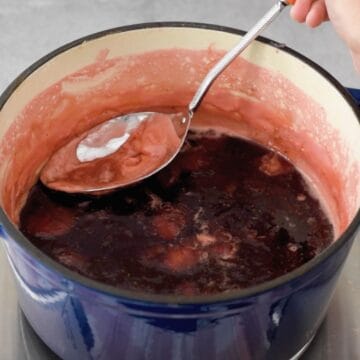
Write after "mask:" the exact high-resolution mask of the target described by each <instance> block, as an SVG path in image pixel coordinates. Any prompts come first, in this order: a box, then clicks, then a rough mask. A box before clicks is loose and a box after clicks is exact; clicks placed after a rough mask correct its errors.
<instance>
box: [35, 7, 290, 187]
mask: <svg viewBox="0 0 360 360" xmlns="http://www.w3.org/2000/svg"><path fill="white" fill-rule="evenodd" d="M293 3H295V0H279V1H277V3H276V4H275V5H274V6H273V7H272V8H271V9H270V10H269V11H268V12H267V13H266V14H265V15H264V16H263V17H262V18H261V19H260V20H259V21H258V22H257V23H256V24H255V26H254V27H253V28H252V29H251V30H250V31H249V32H248V33H247V34H246V35H245V36H244V37H243V38H242V40H241V41H240V42H239V43H238V44H237V45H236V46H235V47H234V48H233V49H231V50H230V51H229V52H228V53H226V54H225V55H224V57H223V58H221V59H220V60H219V61H218V63H217V64H216V65H215V66H214V67H213V68H212V69H211V70H210V71H209V72H208V74H207V75H206V76H205V78H204V79H203V81H202V82H201V84H200V86H199V88H198V90H197V91H196V93H195V95H194V97H193V99H192V100H191V102H190V104H189V106H188V109H187V113H185V114H184V113H176V114H166V116H167V117H168V119H169V121H171V122H172V123H173V125H174V129H175V131H176V134H177V136H178V137H179V139H180V141H179V146H178V147H177V148H176V149H175V151H174V152H173V153H171V154H170V155H169V156H168V157H167V158H166V161H164V162H163V163H161V164H160V166H157V167H156V168H155V169H152V170H151V171H148V172H146V173H144V174H142V175H141V176H137V177H136V178H133V179H131V180H129V181H126V182H124V181H122V182H120V183H113V182H112V183H111V184H110V185H105V186H103V185H102V184H99V186H93V185H91V186H90V187H89V188H86V186H83V185H81V186H82V188H81V189H79V188H77V189H76V191H71V192H86V193H91V192H96V193H99V192H103V191H109V190H112V189H115V188H120V187H124V186H128V185H131V184H133V183H136V182H139V181H141V180H144V179H146V178H147V177H149V176H151V175H153V174H155V173H156V172H158V171H159V170H161V169H162V168H164V167H165V166H167V165H168V164H169V163H170V162H171V161H172V160H173V159H174V157H175V156H176V155H177V154H178V152H179V151H180V149H181V147H182V145H183V143H184V141H185V138H186V135H187V133H188V130H189V127H190V123H191V119H192V117H193V114H194V111H195V110H196V108H197V107H198V106H199V104H200V102H201V100H202V99H203V97H204V95H205V94H206V92H207V91H208V89H209V88H210V86H211V84H212V83H213V82H214V80H215V79H216V78H217V77H218V76H219V75H220V74H221V73H222V72H223V71H224V70H225V69H226V68H227V67H228V65H229V64H230V63H231V62H232V61H233V60H234V59H235V58H236V57H237V56H238V55H239V54H240V53H241V52H242V51H243V50H244V49H246V48H247V47H248V46H249V45H250V43H251V42H252V41H253V40H254V39H255V38H256V37H257V36H258V35H259V34H260V33H261V32H262V31H263V30H264V29H266V28H267V27H268V25H270V24H271V23H272V22H273V21H274V20H275V18H276V17H277V16H278V15H279V14H280V13H281V12H282V10H283V9H284V8H285V7H286V6H287V5H290V4H293ZM157 114H159V113H156V112H139V113H131V114H126V115H122V116H118V117H115V118H112V119H110V120H108V121H106V122H104V123H102V124H100V125H98V126H97V127H95V128H93V129H92V130H91V131H90V133H89V134H88V135H87V136H86V137H85V138H84V139H83V140H82V141H80V142H79V143H78V145H77V148H76V157H77V159H78V160H79V161H80V163H84V162H89V161H93V160H96V159H99V158H103V157H106V156H109V155H111V154H113V153H115V152H116V151H118V150H119V149H120V148H121V147H122V146H123V145H124V144H125V143H126V142H127V140H128V139H129V138H130V135H131V133H132V132H133V131H134V130H136V129H137V128H138V127H139V126H140V124H142V123H144V122H147V121H151V119H152V118H154V116H155V115H157ZM162 115H164V114H162ZM114 133H115V134H117V135H116V136H114ZM109 134H112V135H111V136H110V135H109ZM42 181H43V182H44V180H43V179H42ZM45 185H49V184H46V182H45ZM49 187H51V188H54V189H56V190H62V191H68V192H70V191H69V190H67V189H66V188H62V187H61V186H56V184H55V186H49Z"/></svg>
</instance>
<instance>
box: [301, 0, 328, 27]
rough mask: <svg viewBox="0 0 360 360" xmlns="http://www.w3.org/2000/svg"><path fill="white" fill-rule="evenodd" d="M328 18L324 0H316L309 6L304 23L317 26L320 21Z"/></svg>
mask: <svg viewBox="0 0 360 360" xmlns="http://www.w3.org/2000/svg"><path fill="white" fill-rule="evenodd" d="M326 20H328V14H327V11H326V5H325V1H324V0H317V1H315V2H314V3H313V5H312V6H311V9H310V11H309V13H308V14H307V16H306V24H307V25H308V26H310V27H312V28H314V27H317V26H319V25H320V24H321V23H322V22H324V21H326Z"/></svg>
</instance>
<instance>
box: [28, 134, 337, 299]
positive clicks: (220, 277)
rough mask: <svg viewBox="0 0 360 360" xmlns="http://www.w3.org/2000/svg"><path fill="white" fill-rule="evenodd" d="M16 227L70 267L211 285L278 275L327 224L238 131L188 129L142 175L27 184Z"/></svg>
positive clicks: (132, 285)
mask: <svg viewBox="0 0 360 360" xmlns="http://www.w3.org/2000/svg"><path fill="white" fill-rule="evenodd" d="M21 230H22V232H23V233H24V234H25V235H26V236H27V237H28V238H29V239H30V240H31V241H32V242H33V243H34V244H35V245H36V246H37V247H38V248H40V249H41V250H42V251H44V252H45V253H46V254H48V255H49V256H51V257H52V258H53V259H55V260H56V261H58V262H60V263H62V264H63V265H65V266H67V267H68V268H70V269H72V270H74V271H77V272H79V273H81V274H83V275H85V276H88V277H89V278H92V279H95V280H98V281H101V282H103V283H106V284H109V285H113V286H116V287H119V288H124V289H131V290H141V291H146V292H150V293H157V294H174V293H175V294H185V295H193V294H210V293H218V292H223V291H228V290H231V289H238V288H245V287H249V286H252V285H256V284H259V283H262V282H264V281H267V280H270V279H274V278H276V277H278V276H280V275H283V274H285V273H287V272H289V271H291V270H293V269H295V268H297V267H299V266H300V265H302V264H304V263H305V262H307V261H309V260H310V259H311V258H313V257H314V256H316V255H317V254H319V253H320V252H321V251H322V250H323V249H324V248H325V247H327V246H328V245H329V244H330V243H331V242H332V240H333V228H332V225H331V224H330V222H329V220H328V219H327V217H326V216H325V214H324V212H323V211H322V209H321V207H320V205H319V202H318V200H316V199H315V198H314V197H313V196H311V195H310V193H309V190H308V186H307V185H306V183H305V182H304V179H303V178H302V176H301V174H300V173H299V172H298V171H297V170H296V169H295V168H294V167H293V166H292V165H291V164H290V163H289V162H288V161H286V160H285V159H284V158H282V157H280V156H279V155H277V154H275V153H274V152H272V151H269V150H268V149H265V148H262V147H260V146H258V145H255V144H253V143H250V142H247V141H244V140H242V139H239V138H235V137H230V136H226V135H221V136H215V133H213V132H211V131H210V132H206V133H191V134H190V136H189V137H188V140H187V142H186V144H185V146H184V149H183V151H182V152H181V153H180V155H179V156H178V157H177V158H176V159H175V160H174V161H173V163H172V164H171V165H170V166H168V167H167V168H165V169H164V170H163V171H161V172H160V173H158V174H157V175H155V176H153V177H152V178H150V179H148V180H147V181H144V182H142V183H141V184H140V185H138V186H136V187H133V188H127V189H125V190H121V191H117V192H114V193H111V194H108V195H105V196H101V197H98V198H95V197H87V196H84V195H67V194H64V193H57V192H54V191H51V190H49V189H46V188H45V187H44V186H42V185H41V184H40V183H38V184H37V185H35V186H34V188H33V189H32V191H31V193H30V196H29V198H28V200H27V203H26V205H25V207H24V209H23V211H22V213H21Z"/></svg>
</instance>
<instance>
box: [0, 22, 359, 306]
mask: <svg viewBox="0 0 360 360" xmlns="http://www.w3.org/2000/svg"><path fill="white" fill-rule="evenodd" d="M151 28H193V29H204V30H212V31H220V32H226V33H231V34H235V35H244V34H245V32H244V31H242V30H238V29H235V28H231V27H226V26H220V25H213V24H207V23H196V22H183V21H181V22H172V21H171V22H150V23H140V24H134V25H127V26H121V27H116V28H111V29H108V30H103V31H100V32H96V33H93V34H90V35H87V36H84V37H81V38H79V39H77V40H74V41H71V42H69V43H67V44H65V45H63V46H61V47H59V48H57V49H55V50H53V51H51V52H50V53H48V54H47V55H45V56H43V57H42V58H40V59H39V60H37V61H36V62H35V63H33V64H32V65H30V66H29V67H28V68H27V69H25V70H24V71H23V72H22V73H21V74H20V75H19V76H17V77H16V78H15V80H14V81H13V82H12V83H11V84H10V85H9V86H8V87H7V88H6V89H5V91H4V92H3V93H2V94H1V96H0V111H1V110H2V108H3V106H4V105H5V103H6V102H7V100H8V99H9V98H10V97H11V95H12V94H13V92H14V91H15V90H16V88H17V87H18V86H19V85H20V84H21V83H22V82H23V81H24V80H25V79H26V78H27V77H28V76H30V75H31V74H32V73H33V72H34V71H35V70H37V69H38V68H39V67H41V66H42V65H44V64H45V63H46V62H48V61H49V60H51V59H52V58H54V57H55V56H57V55H59V54H61V53H63V52H65V51H67V50H69V49H71V48H74V47H75V46H78V45H80V44H82V43H83V42H84V41H91V40H95V39H98V38H101V37H104V36H106V35H111V34H115V33H121V32H127V31H133V30H141V29H151ZM257 41H259V42H261V43H264V44H267V45H270V46H273V47H275V48H278V49H280V50H281V51H284V52H286V53H288V54H289V55H292V56H294V57H296V58H297V59H298V60H300V61H302V62H304V63H305V64H306V65H308V66H310V67H312V68H313V69H314V70H316V71H317V72H318V73H319V74H320V75H322V76H323V77H324V78H326V79H327V80H328V81H329V83H330V84H331V85H332V86H334V87H335V88H336V90H337V91H338V92H339V94H340V95H341V96H342V97H343V98H344V99H345V100H346V102H347V103H348V104H349V106H350V107H351V108H352V110H353V111H354V113H355V114H356V116H357V118H358V121H359V125H360V109H359V108H358V106H357V105H356V103H355V101H354V100H353V99H352V97H351V96H350V94H349V93H348V92H347V91H346V89H345V88H344V87H343V86H342V85H341V84H340V83H339V82H338V81H337V80H336V79H335V78H334V77H333V76H332V75H330V74H329V73H328V72H327V71H326V70H324V69H323V68H322V67H321V66H319V65H318V64H316V63H315V62H313V61H312V60H310V59H308V58H307V57H305V56H304V55H302V54H300V53H298V52H297V51H295V50H292V49H290V48H288V47H287V46H285V45H284V44H281V43H278V42H276V41H273V40H270V39H268V38H265V37H261V36H260V37H258V38H257ZM1 224H2V225H3V226H4V229H5V230H6V233H7V234H8V235H9V236H10V237H11V238H12V239H14V240H15V241H16V243H17V244H18V245H20V247H21V248H22V250H24V251H25V252H27V253H29V254H30V255H31V256H33V257H34V258H35V259H37V260H38V261H39V262H40V263H41V264H42V265H43V266H45V267H46V268H47V270H50V271H55V272H56V273H58V275H60V276H63V277H65V278H66V279H67V280H70V281H72V282H74V283H77V284H79V285H81V286H83V287H85V288H88V289H91V290H95V291H98V292H101V293H104V294H106V295H109V296H113V297H116V298H119V299H121V300H123V301H131V302H139V303H144V302H146V303H149V304H153V305H159V304H162V305H165V304H166V305H168V306H176V305H177V306H179V305H184V306H185V305H190V304H195V305H196V304H213V303H219V302H222V303H224V302H232V301H234V300H236V301H239V300H241V299H244V298H248V297H253V296H255V295H259V294H261V293H264V292H267V291H269V290H274V289H276V288H278V287H280V286H282V285H285V284H286V283H289V282H291V281H292V280H296V279H298V278H300V277H301V276H303V275H305V274H306V273H308V272H309V271H310V270H312V269H314V268H316V267H317V266H319V265H321V263H323V262H324V261H325V260H326V259H328V258H329V257H330V256H332V255H333V254H335V252H337V251H339V249H340V248H341V247H343V246H344V245H345V244H346V243H347V241H350V240H351V239H352V237H353V236H354V235H355V233H356V231H357V229H358V228H359V227H360V209H359V210H358V211H357V214H356V215H355V217H354V219H353V221H352V222H351V223H350V225H349V226H348V227H347V229H346V231H345V232H344V233H343V234H342V235H341V236H340V237H339V238H338V239H337V240H336V241H334V243H332V244H331V245H330V246H329V247H327V248H326V249H325V250H324V251H323V252H322V253H321V254H319V255H318V256H315V257H314V258H313V259H311V260H310V261H308V262H307V263H305V264H303V265H302V266H300V267H298V268H296V269H295V270H293V271H291V272H289V273H287V274H285V275H282V276H280V277H277V278H275V279H273V280H270V281H266V282H264V283H260V284H258V285H255V286H252V287H249V288H245V289H237V290H231V291H228V292H225V293H219V294H213V295H196V296H177V295H156V294H148V293H145V292H140V291H130V290H123V289H119V288H116V287H114V286H111V285H106V284H103V283H101V282H99V281H95V280H92V279H90V278H87V277H85V276H83V275H80V274H78V273H76V272H74V271H71V270H69V269H67V268H66V267H65V266H63V265H61V264H60V263H58V262H56V261H55V260H53V259H52V258H50V257H49V256H48V255H46V254H45V253H43V252H42V251H41V250H40V249H38V248H37V247H36V246H35V245H33V244H32V243H31V242H30V241H29V240H28V239H27V238H26V237H25V236H24V235H23V234H22V233H21V232H20V230H19V229H18V228H17V227H16V226H15V225H14V224H13V223H12V222H11V221H10V220H9V219H8V217H7V215H6V214H5V212H4V210H3V209H2V208H1V207H0V226H1Z"/></svg>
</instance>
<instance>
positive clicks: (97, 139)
mask: <svg viewBox="0 0 360 360" xmlns="http://www.w3.org/2000/svg"><path fill="white" fill-rule="evenodd" d="M152 114H153V113H152V112H141V113H133V114H129V115H124V116H118V117H116V118H114V119H111V120H109V121H106V122H104V123H102V124H100V125H98V126H96V127H94V128H93V129H92V130H91V131H90V132H89V133H88V134H87V136H86V137H85V138H84V139H83V140H82V141H80V143H79V145H78V147H77V149H76V156H77V158H78V159H79V161H80V162H86V161H93V160H95V159H99V158H102V157H105V156H108V155H111V154H113V153H114V152H116V151H117V150H119V149H120V147H121V145H123V144H125V142H126V141H127V140H128V139H129V137H130V133H131V132H132V131H133V130H134V129H136V128H137V127H138V126H139V125H140V123H141V122H142V121H144V120H146V119H147V118H150V117H151V115H152Z"/></svg>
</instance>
